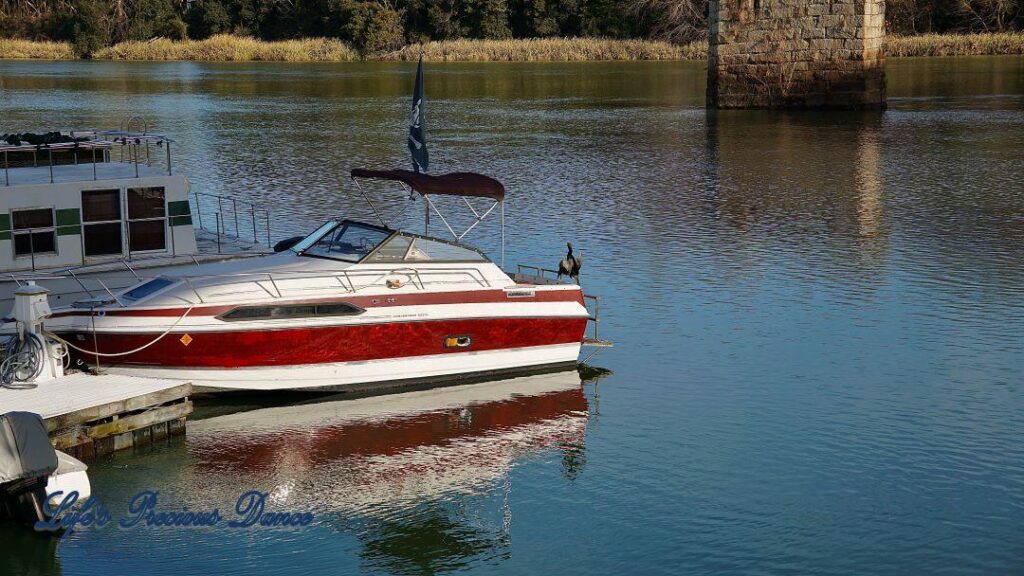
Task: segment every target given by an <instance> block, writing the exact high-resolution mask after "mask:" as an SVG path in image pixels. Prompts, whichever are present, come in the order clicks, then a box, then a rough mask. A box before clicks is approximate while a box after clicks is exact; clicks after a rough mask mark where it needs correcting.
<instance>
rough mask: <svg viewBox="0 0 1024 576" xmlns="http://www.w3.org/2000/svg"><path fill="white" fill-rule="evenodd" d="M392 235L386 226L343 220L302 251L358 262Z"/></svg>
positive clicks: (311, 254)
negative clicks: (377, 226) (378, 226)
mask: <svg viewBox="0 0 1024 576" xmlns="http://www.w3.org/2000/svg"><path fill="white" fill-rule="evenodd" d="M390 235H391V231H390V230H387V229H385V228H376V227H374V226H367V225H365V224H359V223H357V222H342V223H341V225H340V226H338V227H337V228H335V229H334V230H332V231H330V232H328V233H326V234H324V235H323V237H321V238H320V239H319V240H317V242H316V243H315V244H313V245H312V246H310V247H309V248H306V249H305V250H303V251H302V253H303V254H308V255H310V256H322V257H324V258H332V259H335V260H343V261H345V262H358V261H359V260H361V259H362V258H363V257H364V256H366V255H367V254H369V253H370V251H371V250H373V249H374V248H376V247H377V245H378V244H380V243H381V242H383V241H384V239H386V238H387V237H388V236H390Z"/></svg>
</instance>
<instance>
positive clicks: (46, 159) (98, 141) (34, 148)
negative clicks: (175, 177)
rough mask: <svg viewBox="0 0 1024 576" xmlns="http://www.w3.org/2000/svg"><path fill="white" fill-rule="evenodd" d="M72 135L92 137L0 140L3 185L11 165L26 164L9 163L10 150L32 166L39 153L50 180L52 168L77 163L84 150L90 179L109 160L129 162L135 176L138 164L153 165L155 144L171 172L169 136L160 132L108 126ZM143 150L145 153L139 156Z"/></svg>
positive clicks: (54, 177)
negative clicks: (60, 158)
mask: <svg viewBox="0 0 1024 576" xmlns="http://www.w3.org/2000/svg"><path fill="white" fill-rule="evenodd" d="M69 135H70V136H71V137H72V138H92V139H91V140H82V141H79V142H57V143H52V144H27V143H26V144H7V143H4V142H0V152H3V165H4V185H5V186H10V185H11V168H23V167H27V164H26V163H24V162H19V163H18V164H17V165H15V166H11V154H12V153H14V154H17V155H20V156H27V155H28V154H31V155H32V167H33V168H38V167H39V166H40V165H41V164H40V156H42V157H43V158H42V165H45V166H47V167H48V169H49V176H50V183H51V184H52V183H54V182H56V181H57V174H56V173H55V172H54V169H55V168H56V169H57V170H58V171H59V170H60V169H61V167H62V166H68V165H72V166H78V165H79V158H80V154H81V153H83V152H85V153H87V158H86V160H85V161H86V162H89V163H90V164H92V179H93V180H99V179H100V177H101V176H102V174H101V172H100V170H102V168H100V166H103V165H106V164H112V163H115V162H116V163H121V164H124V163H131V164H133V165H134V167H135V177H136V178H138V177H139V165H140V164H144V165H146V166H153V164H154V158H155V156H157V155H156V154H153V153H152V149H153V148H154V147H155V148H156V149H157V150H159V149H163V150H164V153H165V163H166V165H165V169H166V172H167V175H168V176H170V175H172V174H173V171H174V170H173V164H172V162H171V143H172V142H173V140H171V139H170V138H168V137H167V136H164V135H162V134H149V133H147V132H129V131H126V130H111V131H96V130H86V131H82V130H73V131H71V132H70V133H69ZM114 150H117V151H118V154H117V157H116V159H115V157H114V155H113V154H111V152H113V151H114ZM54 152H58V153H59V152H64V153H70V155H71V161H70V162H64V163H61V162H55V161H54ZM143 153H144V154H145V155H144V156H143Z"/></svg>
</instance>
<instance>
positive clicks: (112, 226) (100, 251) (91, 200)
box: [82, 189, 123, 256]
mask: <svg viewBox="0 0 1024 576" xmlns="http://www.w3.org/2000/svg"><path fill="white" fill-rule="evenodd" d="M82 244H83V246H84V248H85V255H86V256H106V255H110V254H121V253H122V252H123V247H122V244H121V191H120V190H118V189H113V190H82Z"/></svg>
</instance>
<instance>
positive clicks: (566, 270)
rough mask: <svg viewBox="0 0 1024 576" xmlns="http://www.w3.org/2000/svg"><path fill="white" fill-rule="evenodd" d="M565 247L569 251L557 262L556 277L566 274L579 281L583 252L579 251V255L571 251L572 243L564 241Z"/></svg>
mask: <svg viewBox="0 0 1024 576" xmlns="http://www.w3.org/2000/svg"><path fill="white" fill-rule="evenodd" d="M565 246H566V248H568V249H569V253H568V254H566V255H565V258H563V259H562V261H561V262H559V263H558V277H559V278H561V277H562V276H568V277H569V278H572V279H573V280H575V281H576V283H577V284H579V283H580V268H582V267H583V252H580V255H579V256H576V255H574V254H573V253H572V244H570V243H568V242H566V243H565Z"/></svg>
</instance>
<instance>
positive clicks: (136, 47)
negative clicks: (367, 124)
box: [93, 34, 360, 62]
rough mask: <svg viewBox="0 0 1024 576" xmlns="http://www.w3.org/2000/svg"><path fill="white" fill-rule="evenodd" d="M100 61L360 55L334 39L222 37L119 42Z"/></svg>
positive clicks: (308, 58)
mask: <svg viewBox="0 0 1024 576" xmlns="http://www.w3.org/2000/svg"><path fill="white" fill-rule="evenodd" d="M93 58H96V59H100V60H201V61H210V62H251V61H268V62H349V61H352V60H359V59H360V57H359V53H358V52H356V51H355V50H353V49H352V48H350V47H349V46H348V44H345V43H344V42H342V41H341V40H337V39H334V38H306V39H302V40H282V41H279V42H264V41H262V40H256V39H255V38H247V37H243V36H230V35H227V34H221V35H217V36H212V37H210V38H207V39H206V40H184V41H179V42H175V41H171V40H167V39H163V38H159V39H156V40H150V41H148V42H122V43H120V44H115V45H114V46H111V47H109V48H103V49H101V50H99V51H97V52H96V53H95V54H94V55H93Z"/></svg>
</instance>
